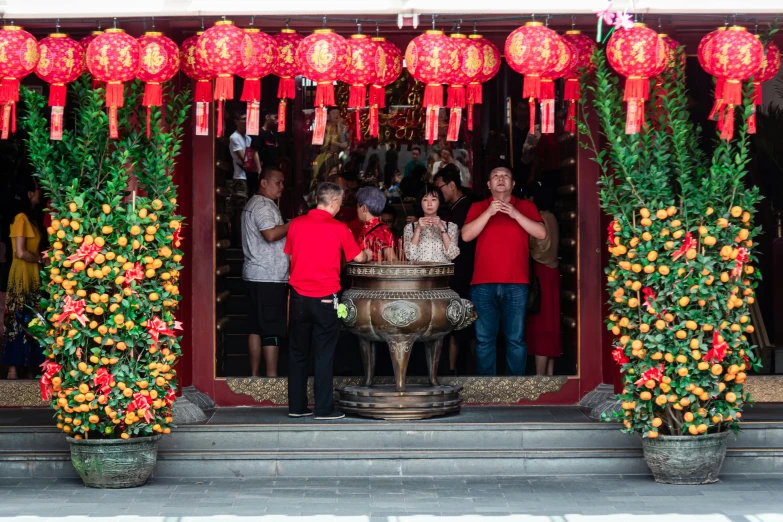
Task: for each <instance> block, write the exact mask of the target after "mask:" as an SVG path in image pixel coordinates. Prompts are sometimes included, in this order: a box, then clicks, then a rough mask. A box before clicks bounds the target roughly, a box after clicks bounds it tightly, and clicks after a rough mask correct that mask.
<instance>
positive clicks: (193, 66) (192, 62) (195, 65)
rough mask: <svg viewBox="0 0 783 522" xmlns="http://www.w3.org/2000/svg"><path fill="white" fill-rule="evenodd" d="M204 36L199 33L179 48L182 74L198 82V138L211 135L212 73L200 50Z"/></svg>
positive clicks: (194, 99) (201, 32)
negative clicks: (201, 38) (200, 43)
mask: <svg viewBox="0 0 783 522" xmlns="http://www.w3.org/2000/svg"><path fill="white" fill-rule="evenodd" d="M202 34H204V33H203V31H199V32H198V33H196V34H195V36H191V37H190V38H188V39H187V40H185V41H184V42H182V45H181V46H180V48H179V54H180V58H181V64H180V67H181V68H182V72H183V73H185V76H187V77H188V78H190V79H191V80H194V81H195V82H196V88H195V90H194V91H193V101H195V102H196V135H197V136H206V135H208V134H209V103H210V102H211V101H212V78H213V75H212V71H211V70H210V69H209V67H208V66H207V63H206V59H205V58H204V55H202V54H201V53H200V50H199V48H198V39H199V37H200V36H201V35H202Z"/></svg>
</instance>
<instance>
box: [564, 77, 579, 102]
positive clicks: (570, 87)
mask: <svg viewBox="0 0 783 522" xmlns="http://www.w3.org/2000/svg"><path fill="white" fill-rule="evenodd" d="M581 97H582V93H581V91H580V88H579V80H577V79H576V78H568V79H566V81H565V89H564V91H563V98H564V99H566V100H579V99H581Z"/></svg>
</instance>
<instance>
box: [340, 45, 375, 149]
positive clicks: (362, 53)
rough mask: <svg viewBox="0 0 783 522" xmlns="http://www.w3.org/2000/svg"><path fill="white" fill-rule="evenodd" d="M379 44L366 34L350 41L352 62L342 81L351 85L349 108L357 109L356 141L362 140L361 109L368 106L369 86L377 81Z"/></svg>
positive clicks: (349, 47) (349, 51) (349, 50)
mask: <svg viewBox="0 0 783 522" xmlns="http://www.w3.org/2000/svg"><path fill="white" fill-rule="evenodd" d="M377 54H378V44H377V43H376V42H374V41H373V40H372V39H371V38H370V37H368V36H367V35H366V34H354V35H351V37H350V38H349V39H348V55H349V56H350V61H349V63H348V66H347V67H346V68H345V72H343V74H342V77H341V78H340V80H341V81H342V82H344V83H347V84H348V85H350V94H349V96H348V107H349V108H353V109H356V112H355V114H356V139H357V140H359V141H361V139H362V123H361V111H360V109H361V108H362V107H364V106H366V105H367V102H366V100H367V86H368V85H370V84H372V83H374V82H375V81H376V79H377V72H376V68H375V58H376V55H377Z"/></svg>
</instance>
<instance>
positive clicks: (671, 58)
mask: <svg viewBox="0 0 783 522" xmlns="http://www.w3.org/2000/svg"><path fill="white" fill-rule="evenodd" d="M658 36H660V37H661V40H663V45H665V46H666V61H665V62H664V63H663V69H662V70H661V72H663V71H665V70H666V69H671V68H672V67H675V66H677V65H679V66H680V67H685V60H686V59H685V54H683V55H682V56H680V59H679V62H678V60H677V51H678V49H679V48H680V47H681V46H680V43H679V42H678V41H677V40H675V39H674V38H672V37H671V36H669V35H668V34H666V33H661V34H659V35H658ZM659 74H660V73H659Z"/></svg>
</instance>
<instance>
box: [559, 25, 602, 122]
mask: <svg viewBox="0 0 783 522" xmlns="http://www.w3.org/2000/svg"><path fill="white" fill-rule="evenodd" d="M561 38H562V39H563V40H566V41H568V43H570V44H571V48H572V50H573V51H574V53H575V55H576V60H574V62H573V64H572V65H571V68H570V69H569V70H567V71H566V72H565V75H564V78H565V87H564V89H563V98H564V99H565V100H566V101H568V115H567V116H566V123H565V131H566V132H570V133H574V132H576V102H577V101H578V100H580V99H581V97H582V89H581V85H580V83H581V79H582V71H587V73H592V72H593V71H594V70H595V64H594V63H593V54H594V53H595V50H596V48H597V47H598V46H597V45H596V44H595V41H593V39H592V38H590V37H588V36H586V35H584V34H582V31H579V30H576V29H573V30H571V31H566V33H565V34H564V35H563V36H561Z"/></svg>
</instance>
